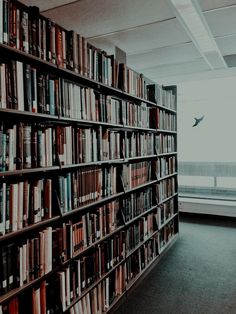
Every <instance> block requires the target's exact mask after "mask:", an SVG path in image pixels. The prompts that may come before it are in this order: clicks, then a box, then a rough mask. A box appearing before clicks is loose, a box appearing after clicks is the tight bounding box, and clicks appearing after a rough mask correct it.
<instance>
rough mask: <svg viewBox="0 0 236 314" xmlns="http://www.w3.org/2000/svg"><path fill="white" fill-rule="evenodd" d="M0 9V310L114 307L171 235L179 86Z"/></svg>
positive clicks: (37, 312) (8, 6)
mask: <svg viewBox="0 0 236 314" xmlns="http://www.w3.org/2000/svg"><path fill="white" fill-rule="evenodd" d="M0 12H2V18H1V19H0V53H1V62H0V91H1V92H0V244H1V245H0V269H1V272H0V314H12V313H15V314H17V313H19V314H23V313H24V314H27V313H34V314H42V313H43V314H44V313H51V314H52V313H55V314H56V313H58V314H59V313H60V314H61V313H71V314H73V313H83V314H84V313H87V314H90V313H92V314H93V313H105V312H111V311H112V310H114V308H115V307H116V306H117V305H118V304H119V302H120V301H121V300H122V297H123V296H124V295H126V294H128V293H129V291H130V290H131V288H132V287H134V286H135V285H136V284H137V282H139V280H140V279H141V278H142V277H143V276H145V274H146V273H147V272H148V271H149V270H150V269H151V268H152V267H153V266H154V265H155V264H156V263H157V262H158V261H159V259H160V257H161V256H162V255H163V254H164V253H165V252H166V250H167V249H168V248H169V247H170V246H171V245H172V244H173V243H174V242H175V240H176V239H177V236H178V232H179V230H178V184H177V151H176V148H177V125H176V104H177V90H176V86H165V87H164V86H160V85H158V84H155V83H153V82H151V81H150V80H148V79H147V78H145V77H144V76H143V75H141V74H139V73H136V72H134V71H133V70H131V69H129V68H128V67H127V66H126V65H125V64H119V63H118V62H117V61H116V60H115V59H114V57H113V56H108V55H107V54H106V53H105V52H104V51H101V50H99V49H97V48H96V47H94V46H91V45H90V44H89V43H88V42H87V40H86V39H85V38H84V37H82V36H80V35H78V34H75V32H73V31H67V30H65V29H63V28H62V27H61V26H59V25H57V24H55V23H53V22H52V21H50V20H48V19H46V18H45V17H43V16H42V15H40V13H39V10H38V8H36V7H26V6H24V5H23V4H21V3H19V2H17V1H10V0H9V1H8V0H4V1H0ZM26 302H27V304H28V309H25V303H26Z"/></svg>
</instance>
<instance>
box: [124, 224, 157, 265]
mask: <svg viewBox="0 0 236 314" xmlns="http://www.w3.org/2000/svg"><path fill="white" fill-rule="evenodd" d="M158 232H159V230H156V231H154V232H153V233H152V234H151V235H150V236H148V237H147V238H146V239H145V240H144V241H142V242H140V243H139V244H138V245H137V246H136V247H135V248H133V249H132V250H131V251H129V252H127V253H126V255H125V258H126V259H127V258H128V257H130V256H131V255H132V254H134V252H136V251H137V250H138V249H139V248H140V247H141V246H143V245H144V244H145V243H146V242H147V241H148V240H150V239H151V238H152V237H154V236H155V235H156V234H157V233H158Z"/></svg>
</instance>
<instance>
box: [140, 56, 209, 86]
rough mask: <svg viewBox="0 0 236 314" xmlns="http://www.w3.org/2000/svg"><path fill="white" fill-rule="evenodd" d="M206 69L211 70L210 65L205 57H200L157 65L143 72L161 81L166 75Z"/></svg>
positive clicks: (184, 73)
mask: <svg viewBox="0 0 236 314" xmlns="http://www.w3.org/2000/svg"><path fill="white" fill-rule="evenodd" d="M204 71H209V66H208V65H207V64H206V62H205V61H204V59H203V58H199V59H197V60H195V61H192V62H182V63H176V64H166V65H160V66H156V67H153V68H152V69H149V70H146V71H143V74H144V75H146V76H147V77H149V78H150V79H153V80H158V81H160V82H161V79H162V78H165V77H170V76H178V75H186V74H192V73H197V72H204Z"/></svg>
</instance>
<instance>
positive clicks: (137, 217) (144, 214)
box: [125, 205, 157, 226]
mask: <svg viewBox="0 0 236 314" xmlns="http://www.w3.org/2000/svg"><path fill="white" fill-rule="evenodd" d="M156 208H157V205H155V206H152V207H151V208H149V209H147V210H145V211H144V212H142V213H141V214H140V215H138V216H136V217H134V218H132V219H131V220H129V221H126V222H125V226H129V225H130V224H132V223H133V222H135V221H136V220H138V219H139V218H141V217H143V216H146V214H148V213H150V212H152V211H153V210H154V209H156Z"/></svg>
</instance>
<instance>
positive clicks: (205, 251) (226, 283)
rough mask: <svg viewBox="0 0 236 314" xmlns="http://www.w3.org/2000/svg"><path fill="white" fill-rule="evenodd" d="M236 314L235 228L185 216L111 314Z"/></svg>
mask: <svg viewBox="0 0 236 314" xmlns="http://www.w3.org/2000/svg"><path fill="white" fill-rule="evenodd" d="M126 313H128V314H152V313H159V314H224V313H225V314H236V223H235V222H230V221H228V220H222V219H218V218H214V219H212V218H210V219H209V218H202V217H200V218H199V217H198V218H196V217H192V216H187V218H186V217H185V218H182V219H181V223H180V237H179V239H178V240H177V242H176V243H175V244H174V246H172V248H171V249H170V250H169V251H168V252H167V253H166V255H165V256H163V258H162V259H161V260H160V262H159V264H158V265H157V266H156V267H155V268H154V269H153V270H152V271H151V272H150V274H149V275H148V276H147V277H146V278H145V279H144V280H143V281H142V282H141V283H140V285H139V286H138V287H136V289H135V290H134V291H133V292H131V294H130V295H129V296H128V298H126V300H125V301H124V302H123V304H122V305H121V306H120V308H119V309H118V311H116V314H126Z"/></svg>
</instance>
